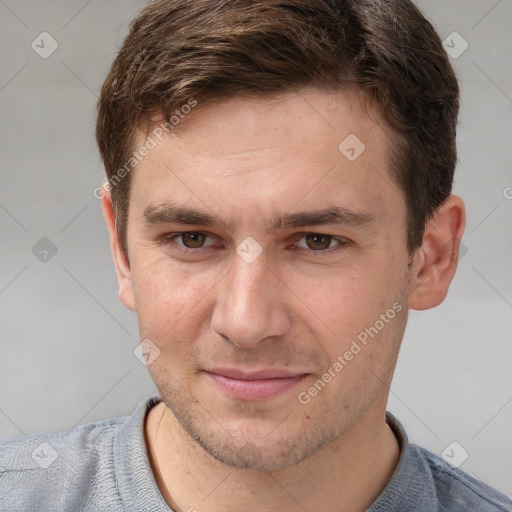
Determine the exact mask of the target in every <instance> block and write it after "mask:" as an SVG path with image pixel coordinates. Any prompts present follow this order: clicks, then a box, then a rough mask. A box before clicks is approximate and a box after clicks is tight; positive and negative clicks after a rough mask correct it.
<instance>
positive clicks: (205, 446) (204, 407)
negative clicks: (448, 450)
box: [102, 89, 465, 512]
mask: <svg viewBox="0 0 512 512" xmlns="http://www.w3.org/2000/svg"><path fill="white" fill-rule="evenodd" d="M351 133H352V134H356V136H357V137H358V138H359V139H360V140H361V141H363V142H364V144H365V146H366V149H365V150H364V152H363V153H362V154H361V155H360V156H359V157H358V158H357V159H356V160H355V161H352V162H351V161H349V160H348V159H347V158H346V157H345V156H344V155H343V154H342V153H341V152H340V151H339V150H338V146H339V144H340V143H341V142H342V141H343V140H344V139H345V138H346V137H347V135H349V134H351ZM139 135H140V137H139V140H138V141H137V144H143V143H144V140H145V135H143V134H142V133H140V134H139ZM389 144H390V133H389V131H388V130H387V128H386V126H385V123H384V122H382V120H380V119H379V117H378V115H377V113H376V112H369V111H368V110H366V109H365V108H363V106H362V105H361V104H360V103H359V102H358V101H357V99H356V98H355V97H353V96H351V95H349V94H348V93H333V92H326V91H321V90H317V89H303V90H301V91H298V92H292V93H286V94H284V93H283V94H280V95H275V96H272V97H264V98H263V97H238V98H234V99H230V100H223V101H222V102H218V103H214V104H209V105H205V106H202V105H198V107H196V109H194V111H193V112H192V113H191V114H189V115H188V116H187V118H186V119H185V120H184V121H183V122H182V124H181V125H180V132H177V133H176V134H172V135H168V136H166V137H165V138H163V140H162V141H161V142H159V143H158V145H157V146H156V147H155V148H154V149H152V150H151V151H150V152H149V154H148V155H147V156H146V157H145V158H144V159H143V160H142V161H141V162H140V163H139V164H138V165H137V167H136V168H135V169H134V170H133V171H132V175H131V180H132V182H131V194H130V207H129V216H128V231H127V242H128V255H126V254H125V253H124V252H123V250H122V247H121V245H120V243H119V239H118V236H117V233H116V230H115V223H114V215H113V210H112V203H111V199H110V195H109V193H108V192H107V191H106V193H105V194H104V197H103V201H102V203H103V209H104V213H105V218H106V220H107V225H108V228H109V231H110V236H111V246H112V252H113V256H114V262H115V266H116V271H117V276H118V281H119V290H120V298H121V300H122V302H123V303H124V304H125V305H126V307H128V308H130V309H131V310H133V311H135V312H136V313H137V316H138V322H139V329H140V339H141V340H143V339H149V340H151V343H152V344H153V345H152V346H156V347H158V350H159V351H160V352H159V355H158V357H157V358H156V359H155V360H154V361H153V362H152V363H151V364H149V365H148V370H149V372H150V374H151V377H152V378H153V380H154V381H155V383H156V385H157V387H158V390H159V392H160V395H161V397H162V400H163V401H162V402H161V403H160V404H158V405H157V406H155V407H154V408H153V409H152V410H151V411H150V412H149V413H148V416H147V419H146V424H145V436H146V442H147V449H148V456H149V459H150V463H151V467H152V470H153V473H154V475H155V480H156V482H157V485H158V487H159V489H160V491H161V493H162V495H163V497H164V499H165V500H166V501H167V503H168V504H169V505H170V506H172V507H173V508H174V509H175V510H182V511H185V510H190V509H191V508H195V509H197V510H198V511H200V512H203V511H205V512H206V511H209V512H216V511H230V510H245V511H252V510H254V511H256V510H258V511H266V510H280V511H288V510H290V511H291V510H294V511H295V510H297V509H301V508H304V509H305V510H317V511H334V510H336V511H339V510H347V511H348V510H350V511H358V510H365V509H366V508H367V507H369V506H370V505H371V503H372V502H373V501H374V500H375V498H376V497H377V496H378V495H379V494H380V492H382V490H383V489H384V487H385V485H386V484H387V482H388V481H389V479H390V478H391V475H392V473H393V471H394V469H395V468H396V465H397V463H398V458H399V448H398V444H397V441H396V438H395V436H394V435H393V433H392V431H391V429H390V428H389V426H388V425H387V424H386V422H385V411H386V403H387V398H388V392H389V386H390V384H391V379H392V375H393V371H394V368H395V364H396V359H397V355H398V351H399V347H400V343H401V340H402V337H403V333H404V329H405V326H406V322H407V311H408V309H409V308H412V309H417V310H421V309H428V308H432V307H435V306H437V305H438V304H440V303H441V302H442V301H443V300H444V298H445V296H446V294H447V292H448V287H449V285H450V282H451V280H452V278H453V276H454V273H455V270H456V267H457V257H458V247H459V242H460V239H461V237H462V233H463V231H464V226H465V211H464V204H463V202H462V200H461V199H460V198H459V197H457V196H454V195H452V196H450V197H449V198H447V200H446V201H445V202H444V203H443V204H442V205H441V207H440V208H439V209H438V211H437V212H436V214H435V215H434V217H433V219H432V220H431V221H430V222H429V223H428V225H427V227H426V231H425V236H424V240H423V245H422V246H421V247H420V248H418V249H417V250H416V251H415V253H414V254H413V255H410V254H409V253H408V252H407V248H406V229H405V226H406V207H405V201H404V197H403V195H402V193H401V192H400V191H399V189H398V188H397V186H395V185H394V182H393V181H392V179H391V176H390V173H389V170H388V158H387V154H388V147H389ZM376 171H378V172H376ZM170 201H172V202H175V203H180V204H182V205H185V206H193V207H195V208H197V209H200V210H203V211H205V212H206V213H210V214H215V215H218V216H220V217H221V218H222V219H223V220H225V221H226V222H228V221H229V220H230V219H232V220H233V221H236V225H235V226H234V227H233V230H229V229H227V228H226V227H222V226H210V227H205V226H194V225H190V224H187V225H182V224H169V223H157V224H151V225H149V224H148V223H147V222H145V221H144V218H143V213H144V211H145V209H146V208H147V207H148V206H150V205H152V206H155V205H156V206H158V205H163V204H165V203H168V202H170ZM332 205H335V206H343V207H345V208H348V209H350V210H352V211H355V212H365V213H367V214H370V215H372V216H373V218H374V224H373V225H372V226H371V228H369V227H368V226H366V227H365V226H361V225H358V226H351V225H320V226H318V225H316V226H315V225H310V226H305V227H301V228H286V229H281V230H277V231H275V232H273V233H269V232H267V230H266V226H267V225H269V224H270V222H271V220H272V218H273V215H275V214H286V213H295V212H298V211H303V210H317V209H322V208H325V207H327V206H332ZM191 231H194V232H199V233H203V234H205V235H207V236H206V237H204V238H201V237H200V239H199V240H200V241H199V243H198V242H197V240H196V241H195V244H194V240H192V241H191V239H190V238H185V239H184V238H183V237H181V238H180V237H177V238H174V239H169V237H168V235H170V234H173V233H183V232H191ZM310 233H320V234H322V235H329V236H331V237H333V238H327V239H325V238H321V239H320V242H318V241H316V240H318V239H314V238H313V240H312V239H311V237H307V235H308V234H310ZM166 236H167V238H166ZM246 237H252V238H254V239H255V240H256V241H257V242H258V244H259V245H260V246H261V248H262V253H261V254H260V255H259V256H258V257H257V258H256V259H255V261H253V262H252V263H248V262H247V261H245V260H244V259H243V258H242V257H240V255H239V254H237V252H236V249H237V246H239V245H240V244H241V243H242V242H243V241H244V240H245V239H246ZM335 238H339V239H340V240H342V241H344V243H343V244H340V245H338V244H339V242H338V241H337V240H336V239H335ZM325 240H327V242H326V245H322V243H323V242H324V241H325ZM173 243H174V245H173ZM201 243H202V244H203V245H201ZM187 244H188V247H191V250H195V251H197V252H196V253H194V254H187V255H183V254H181V253H179V252H178V250H177V249H176V246H181V247H183V246H185V247H186V246H187ZM205 246H206V247H205ZM326 246H327V247H329V249H325V247H326ZM333 248H334V249H333ZM321 249H323V254H322V251H321ZM393 304H395V305H396V304H399V305H400V306H402V309H401V311H400V312H398V313H397V314H396V315H394V317H393V319H392V320H389V321H388V322H386V323H385V326H384V327H383V328H381V329H380V330H379V332H378V334H377V335H376V336H375V337H374V338H370V339H369V341H368V343H367V345H365V346H364V347H363V346H362V345H361V344H360V345H361V346H362V349H361V350H360V351H359V352H358V353H357V354H356V355H354V357H353V358H352V359H351V360H350V361H348V363H347V364H346V366H344V367H343V369H342V370H341V371H339V372H337V373H336V376H335V377H334V378H332V379H331V380H330V381H329V382H328V383H327V385H326V386H325V387H324V388H323V389H322V390H321V391H319V392H318V393H317V394H316V395H315V396H313V397H311V400H310V401H309V402H308V403H307V404H303V403H301V402H300V401H299V400H298V394H299V393H300V392H304V391H307V390H308V389H309V388H311V386H312V385H313V384H314V383H315V382H317V381H318V380H319V379H321V378H322V375H323V374H324V373H325V372H326V371H327V369H328V368H329V367H332V365H333V363H334V362H335V361H336V360H337V357H338V356H339V355H340V354H341V355H343V354H344V353H345V352H346V351H347V350H349V349H350V346H351V343H352V342H353V341H354V340H356V339H357V336H358V334H360V333H361V332H363V331H364V330H365V328H368V327H370V326H374V325H375V324H376V321H377V320H379V318H382V317H381V316H380V315H382V314H384V315H386V311H388V310H389V309H390V308H391V307H392V305H393ZM220 366H224V367H226V366H227V367H231V368H239V369H243V370H245V371H254V370H256V369H263V368H273V369H275V368H279V369H283V368H286V369H288V370H293V371H296V373H301V374H304V373H305V374H307V375H306V377H304V378H303V380H302V381H301V382H300V383H298V384H297V385H295V386H293V387H292V388H290V389H289V390H287V391H285V392H283V393H281V394H279V395H277V396H276V397H273V398H270V399H267V400H262V401H252V400H240V399H234V398H232V397H230V396H228V395H226V394H225V393H224V392H223V391H222V390H221V389H220V388H218V387H217V386H215V385H213V384H212V382H211V380H210V379H209V378H208V375H207V374H206V373H205V372H204V370H209V369H212V368H213V367H220Z"/></svg>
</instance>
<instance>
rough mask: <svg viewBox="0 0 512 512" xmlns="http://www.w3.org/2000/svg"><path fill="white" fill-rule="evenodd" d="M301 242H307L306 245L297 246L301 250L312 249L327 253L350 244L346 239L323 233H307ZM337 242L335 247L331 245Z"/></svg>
mask: <svg viewBox="0 0 512 512" xmlns="http://www.w3.org/2000/svg"><path fill="white" fill-rule="evenodd" d="M300 240H305V243H306V245H305V246H303V245H302V246H301V245H300V244H297V245H296V247H300V248H301V249H310V250H312V251H315V252H326V251H327V250H328V249H333V248H334V249H336V248H340V247H342V246H345V245H347V244H348V240H346V239H345V238H341V237H340V238H338V237H334V236H332V235H325V234H323V233H306V234H305V235H304V236H303V237H302V238H300ZM333 242H335V244H334V245H331V244H332V243H333Z"/></svg>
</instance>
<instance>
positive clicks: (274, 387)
mask: <svg viewBox="0 0 512 512" xmlns="http://www.w3.org/2000/svg"><path fill="white" fill-rule="evenodd" d="M205 374H206V376H207V377H208V378H209V379H210V380H212V381H213V382H214V383H215V384H216V385H217V386H218V388H220V390H221V391H222V392H223V393H224V394H226V395H228V396H230V397H232V398H235V399H238V400H248V401H254V402H259V401H263V400H268V399H270V398H274V397H275V396H277V395H280V394H281V393H284V392H285V391H287V390H289V389H290V388H292V387H293V386H295V385H296V384H298V383H299V382H301V381H302V380H303V379H304V378H305V377H306V376H307V375H308V374H307V373H297V372H295V373H294V372H290V371H289V370H275V369H267V370H258V371H254V372H250V373H247V372H244V371H241V370H237V369H234V368H216V369H213V370H208V371H205Z"/></svg>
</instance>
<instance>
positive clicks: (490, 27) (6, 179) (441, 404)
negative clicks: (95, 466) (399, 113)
mask: <svg viewBox="0 0 512 512" xmlns="http://www.w3.org/2000/svg"><path fill="white" fill-rule="evenodd" d="M142 4H143V2H141V1H138V0H137V1H136V0H123V1H121V0H111V1H109V2H101V1H99V0H90V1H86V0H74V1H69V0H66V1H65V0H53V1H50V0H39V1H37V2H36V1H29V0H0V43H1V44H0V64H1V65H0V112H1V117H0V166H1V187H0V226H1V234H2V237H1V240H2V245H1V251H0V314H1V315H2V317H1V318H2V331H3V336H2V339H1V358H0V438H6V437H11V436H15V435H23V434H29V433H32V432H42V431H58V430H67V429H69V428H72V427H73V426H75V425H77V424H81V423H85V422H90V421H95V420H99V419H104V418H110V417H113V416H117V415H126V414H130V413H131V412H132V411H133V409H134V407H135V406H136V404H138V403H139V402H140V401H141V400H143V399H145V398H146V397H148V396H150V395H153V394H156V393H157V391H156V388H155V387H154V385H153V383H152V381H151V380H150V378H149V376H148V374H147V370H146V368H145V367H144V366H143V365H142V364H141V363H140V362H139V361H138V360H137V359H136V358H135V356H134V354H133V350H134V348H135V347H136V345H137V343H138V331H137V323H136V318H135V316H134V315H133V314H132V313H131V312H129V311H128V310H126V309H125V308H124V307H123V306H122V305H121V303H120V302H119V300H118V293H117V283H116V279H115V274H114V267H113V264H112V261H111V256H110V253H109V245H108V238H107V232H106V228H105V227H104V222H103V218H102V214H101V210H100V203H99V201H97V200H96V199H95V198H94V197H93V190H94V189H95V188H96V187H97V186H98V185H99V184H100V183H101V181H102V179H103V169H102V166H101V164H100V160H99V156H98V153H97V150H96V147H95V141H94V135H93V133H94V122H95V102H96V96H97V94H98V91H99V88H100V87H101V84H102V81H103V79H104V78H105V76H106V73H107V70H108V68H109V65H110V63H111V61H112V59H113V56H114V54H115V52H116V50H117V48H118V47H119V45H120V43H121V41H122V39H123V37H124V36H125V34H126V32H127V29H128V19H129V18H130V17H131V16H132V14H133V13H134V12H135V11H136V10H137V9H138V8H139V7H140V6H142ZM418 5H419V6H420V7H421V8H422V9H423V10H424V12H425V13H426V14H427V16H428V17H429V18H430V19H431V20H432V21H433V23H434V24H435V25H436V27H437V29H438V31H439V33H440V35H441V37H442V38H443V39H444V38H446V37H447V36H448V35H449V34H451V33H452V32H453V31H456V32H458V33H459V34H460V35H461V36H462V37H463V38H464V40H466V41H467V43H468V45H469V47H468V49H467V50H466V51H465V52H464V53H462V54H461V55H460V56H459V57H458V58H456V59H453V63H454V66H455V69H456V71H457V73H458V77H459V79H460V81H461V87H462V111H461V117H460V127H459V136H458V144H459V165H458V168H457V172H456V182H455V189H454V192H455V193H457V194H459V195H461V196H462V197H463V198H464V200H465V202H466V206H467V213H468V226H467V230H466V234H465V237H464V239H463V242H464V244H465V246H466V247H467V253H466V254H465V255H463V257H462V258H461V260H460V268H459V270H458V273H457V275H456V277H455V279H454V282H453V284H452V287H451V290H450V293H449V296H448V298H447V299H446V300H445V302H444V303H443V304H442V305H441V306H439V307H438V308H435V309H434V310H429V311H423V312H414V311H412V312H411V314H410V320H409V325H408V328H407V331H406V336H405V339H404V342H403V348H402V352H401V355H400V358H399V362H398V366H397V369H396V373H395V378H394V382H393V385H392V387H391V391H390V399H389V406H388V409H389V410H390V411H391V412H392V413H393V414H395V415H396V416H397V417H398V418H399V419H400V420H401V421H402V422H403V424H404V425H405V427H406V429H407V431H408V434H409V438H410V440H411V441H412V442H415V443H418V444H421V445H423V446H425V447H426V448H428V449H430V450H432V451H433V452H436V453H439V454H440V453H441V452H443V450H444V449H445V448H446V447H447V446H448V445H449V444H450V443H451V442H452V441H457V442H458V443H459V444H460V445H461V446H462V447H463V448H464V449H465V450H466V451H467V452H468V454H469V457H468V458H467V460H466V461H465V462H464V463H463V464H462V466H461V468H462V469H464V470H465V471H467V472H468V473H470V474H472V475H474V476H476V477H478V478H480V479H482V480H484V481H485V482H487V483H489V484H491V485H492V486H494V487H496V488H497V489H499V490H501V491H502V492H504V493H506V494H508V495H511V496H512V476H511V473H510V461H511V460H512V436H511V432H512V385H511V384H512V372H511V361H512V344H511V343H510V341H511V338H512V336H511V334H512V322H511V312H512V311H511V308H512V286H511V285H512V276H511V267H510V262H511V261H512V236H511V227H512V216H511V210H512V200H510V199H507V197H506V196H508V197H512V189H507V187H512V174H511V162H512V149H511V148H512V140H511V131H512V130H511V119H512V99H511V98H512V71H511V70H512V67H511V66H510V62H511V56H512V38H511V37H510V24H511V21H512V2H511V1H510V0H500V1H496V0H478V1H477V0H473V1H468V0H451V1H450V2H446V1H444V0H435V1H433V0H429V1H427V0H422V1H420V2H418ZM43 31H47V32H49V33H50V34H51V36H52V37H53V38H55V40H56V41H57V42H58V45H59V46H58V49H57V50H56V51H55V52H54V53H53V54H52V55H51V56H50V57H48V58H47V59H42V58H41V57H40V56H39V55H38V54H37V53H36V52H35V51H34V50H33V49H32V48H31V42H32V41H33V40H34V39H35V38H36V37H37V36H38V35H39V34H40V33H41V32H43ZM452 40H453V39H452ZM448 41H450V39H448ZM453 41H454V43H453V44H454V45H455V50H457V49H460V48H461V46H460V41H459V42H457V40H453ZM450 44H451V43H450ZM457 45H458V46H457ZM507 191H508V192H507ZM43 237H47V238H48V239H50V240H51V242H52V244H54V246H55V248H56V249H57V252H56V254H54V255H52V252H51V250H50V252H48V254H47V256H46V259H47V261H46V262H44V261H40V259H39V258H41V257H42V255H43V254H44V253H40V251H41V250H43V249H45V247H46V248H47V249H48V245H47V244H48V242H45V241H42V242H40V239H41V238H43ZM38 242H39V245H36V244H37V243H38ZM41 244H42V245H41ZM45 244H46V245H45ZM34 246H36V249H34V252H35V253H36V254H39V258H38V257H36V254H34V252H33V247H34ZM457 450H459V452H457V453H460V449H459V448H457Z"/></svg>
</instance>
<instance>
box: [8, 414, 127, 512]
mask: <svg viewBox="0 0 512 512" xmlns="http://www.w3.org/2000/svg"><path fill="white" fill-rule="evenodd" d="M125 420H126V418H112V419H108V420H104V421H99V422H95V423H88V424H85V425H81V426H78V427H75V428H73V429H71V430H68V431H65V432H58V433H51V434H33V435H28V436H24V437H15V438H11V439H7V440H5V441H0V482H1V489H2V492H1V493H0V509H1V510H12V511H14V510H63V509H66V510H69V509H74V510H79V509H80V510H82V509H84V508H85V505H86V504H87V503H88V502H89V501H90V500H91V499H92V498H93V496H92V494H94V493H95V492H96V489H97V486H98V485H101V486H102V492H103V493H105V494H107V495H108V494H111V495H115V482H114V478H113V475H114V467H113V466H114V456H113V443H114V437H115V431H116V429H117V428H118V427H119V426H120V425H121V424H123V422H124V421H125Z"/></svg>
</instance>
